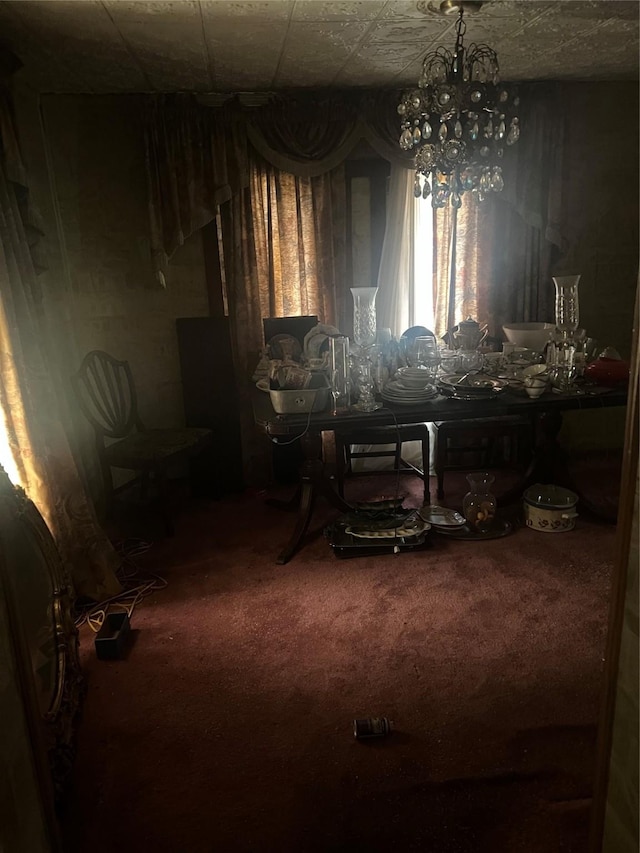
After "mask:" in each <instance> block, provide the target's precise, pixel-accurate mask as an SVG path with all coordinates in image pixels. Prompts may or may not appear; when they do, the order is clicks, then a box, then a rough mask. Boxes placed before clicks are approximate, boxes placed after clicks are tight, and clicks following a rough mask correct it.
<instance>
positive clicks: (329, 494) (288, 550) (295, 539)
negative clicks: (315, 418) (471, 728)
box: [277, 432, 351, 565]
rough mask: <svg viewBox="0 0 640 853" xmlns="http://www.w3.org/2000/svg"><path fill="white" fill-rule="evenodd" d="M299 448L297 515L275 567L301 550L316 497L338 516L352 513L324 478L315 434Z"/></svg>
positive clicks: (308, 435) (319, 441)
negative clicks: (336, 511)
mask: <svg viewBox="0 0 640 853" xmlns="http://www.w3.org/2000/svg"><path fill="white" fill-rule="evenodd" d="M300 446H301V448H302V452H303V454H304V460H303V462H302V465H301V467H300V485H299V487H298V491H297V492H296V496H297V497H298V500H299V503H298V515H297V518H296V523H295V525H294V528H293V532H292V534H291V537H290V538H289V542H288V543H287V545H285V547H284V548H283V550H282V551H281V553H280V555H279V556H278V559H277V563H278V564H279V565H282V564H284V563H288V562H289V560H290V559H291V558H292V557H293V555H294V554H295V553H296V551H297V550H298V548H299V547H300V544H301V542H302V539H303V537H304V535H305V533H306V532H307V528H308V526H309V521H310V520H311V516H312V515H313V509H314V506H315V501H316V497H317V496H318V495H320V496H322V497H324V498H326V500H328V501H329V503H331V504H332V506H334V507H335V508H336V509H338V510H340V512H348V511H349V510H350V509H351V507H350V506H349V504H348V503H347V502H346V501H344V500H343V499H342V498H341V497H340V495H339V494H338V493H337V492H336V490H335V489H334V488H333V486H332V485H331V483H330V482H329V480H328V478H327V476H326V471H325V467H324V462H323V461H322V458H321V451H322V437H321V434H320V433H316V432H307V433H305V435H303V436H302V437H301V439H300Z"/></svg>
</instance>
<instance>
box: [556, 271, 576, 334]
mask: <svg viewBox="0 0 640 853" xmlns="http://www.w3.org/2000/svg"><path fill="white" fill-rule="evenodd" d="M553 283H554V284H555V286H556V329H558V331H560V332H575V330H576V329H577V328H578V326H579V325H580V304H579V301H578V284H579V283H580V276H579V275H555V276H553Z"/></svg>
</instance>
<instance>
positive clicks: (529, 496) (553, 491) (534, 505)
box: [522, 483, 578, 533]
mask: <svg viewBox="0 0 640 853" xmlns="http://www.w3.org/2000/svg"><path fill="white" fill-rule="evenodd" d="M522 497H523V503H524V517H525V521H526V524H527V527H530V528H531V529H532V530H541V531H542V532H544V533H564V532H565V531H566V530H573V528H574V525H575V523H576V518H577V517H578V513H577V512H576V509H575V507H576V504H577V503H578V496H577V495H576V494H575V492H572V491H570V490H569V489H563V488H562V486H553V485H545V486H543V485H541V484H540V483H536V484H535V485H534V486H530V487H529V488H528V489H527V490H526V492H525V493H524V494H523V496H522Z"/></svg>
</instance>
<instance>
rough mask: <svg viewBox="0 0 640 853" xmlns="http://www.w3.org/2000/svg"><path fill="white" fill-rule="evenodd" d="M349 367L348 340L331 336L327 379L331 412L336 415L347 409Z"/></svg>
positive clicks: (349, 387)
mask: <svg viewBox="0 0 640 853" xmlns="http://www.w3.org/2000/svg"><path fill="white" fill-rule="evenodd" d="M350 371H351V367H350V363H349V338H347V337H345V336H344V335H333V336H332V337H330V338H329V379H330V384H331V397H332V399H333V406H332V407H331V411H332V413H333V414H337V413H338V412H339V411H341V410H344V409H348V408H349V403H350V397H351V393H350V392H351V375H350Z"/></svg>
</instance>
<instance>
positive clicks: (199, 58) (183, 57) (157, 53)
mask: <svg viewBox="0 0 640 853" xmlns="http://www.w3.org/2000/svg"><path fill="white" fill-rule="evenodd" d="M104 6H105V8H106V10H107V11H108V13H109V14H110V16H111V18H112V20H113V23H114V25H115V27H116V28H117V30H118V31H119V32H120V34H121V35H122V38H123V39H124V42H125V43H126V45H127V47H128V49H129V51H130V52H131V53H132V54H134V55H135V56H136V57H137V60H138V62H139V64H140V67H141V68H142V70H143V71H144V73H145V76H146V77H147V79H148V80H149V83H150V85H151V88H152V89H154V90H156V91H170V90H171V89H177V90H182V89H189V88H193V89H194V90H195V91H203V90H206V89H209V88H211V86H212V80H211V77H210V75H209V61H208V56H207V50H206V45H205V43H204V37H203V32H202V20H201V17H200V9H199V6H198V4H197V3H196V2H194V0H183V2H180V3H172V2H168V3H162V2H130V0H105V2H104Z"/></svg>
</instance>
